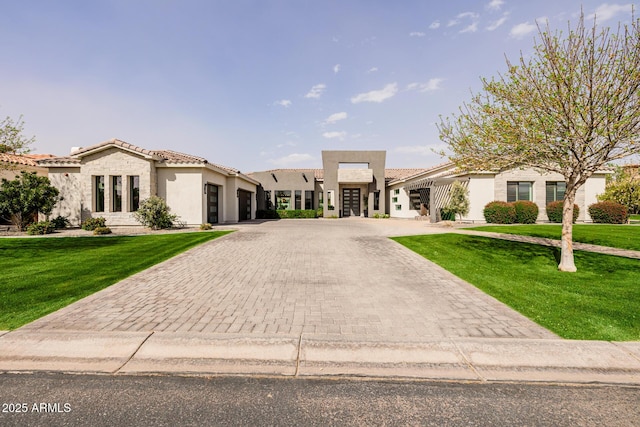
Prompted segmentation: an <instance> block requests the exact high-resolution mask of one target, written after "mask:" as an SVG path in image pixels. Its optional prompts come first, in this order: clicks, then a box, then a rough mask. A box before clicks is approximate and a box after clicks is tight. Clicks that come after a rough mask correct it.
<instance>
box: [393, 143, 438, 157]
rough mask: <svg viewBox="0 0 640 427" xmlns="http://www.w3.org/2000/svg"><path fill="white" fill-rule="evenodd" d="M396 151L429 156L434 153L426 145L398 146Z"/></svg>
mask: <svg viewBox="0 0 640 427" xmlns="http://www.w3.org/2000/svg"><path fill="white" fill-rule="evenodd" d="M393 151H395V152H396V153H404V154H417V155H418V156H428V155H431V154H433V151H432V150H431V148H429V147H427V146H426V145H411V146H402V147H397V148H396V149H395V150H393Z"/></svg>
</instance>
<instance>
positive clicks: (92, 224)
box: [80, 216, 107, 231]
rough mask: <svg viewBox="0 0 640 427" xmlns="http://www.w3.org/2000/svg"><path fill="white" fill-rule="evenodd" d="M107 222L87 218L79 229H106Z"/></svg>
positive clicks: (100, 219) (102, 219) (99, 218)
mask: <svg viewBox="0 0 640 427" xmlns="http://www.w3.org/2000/svg"><path fill="white" fill-rule="evenodd" d="M106 223H107V220H106V219H104V218H103V217H101V216H100V217H98V218H87V219H86V220H85V221H84V222H83V223H82V225H81V226H80V227H82V229H83V230H87V231H92V230H95V229H96V228H98V227H106Z"/></svg>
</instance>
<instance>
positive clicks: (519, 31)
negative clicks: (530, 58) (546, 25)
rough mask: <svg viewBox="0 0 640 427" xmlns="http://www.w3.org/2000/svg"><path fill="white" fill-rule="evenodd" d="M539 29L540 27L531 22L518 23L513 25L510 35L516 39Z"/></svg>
mask: <svg viewBox="0 0 640 427" xmlns="http://www.w3.org/2000/svg"><path fill="white" fill-rule="evenodd" d="M537 29H538V27H536V25H535V24H530V23H529V22H523V23H521V24H518V25H515V26H514V27H512V28H511V31H510V32H509V35H510V36H511V37H513V38H515V39H521V38H523V37H524V36H526V35H528V34H531V33H532V32H534V31H535V30H537Z"/></svg>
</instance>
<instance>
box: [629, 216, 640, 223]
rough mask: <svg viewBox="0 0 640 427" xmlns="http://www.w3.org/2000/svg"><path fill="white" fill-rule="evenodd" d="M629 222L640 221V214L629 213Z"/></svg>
mask: <svg viewBox="0 0 640 427" xmlns="http://www.w3.org/2000/svg"><path fill="white" fill-rule="evenodd" d="M629 222H631V223H632V224H633V223H636V222H640V214H634V215H629Z"/></svg>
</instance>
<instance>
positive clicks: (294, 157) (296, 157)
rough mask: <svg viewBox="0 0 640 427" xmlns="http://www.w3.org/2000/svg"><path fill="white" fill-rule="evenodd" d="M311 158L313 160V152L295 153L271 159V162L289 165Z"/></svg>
mask: <svg viewBox="0 0 640 427" xmlns="http://www.w3.org/2000/svg"><path fill="white" fill-rule="evenodd" d="M309 160H313V156H312V155H311V154H306V153H305V154H298V153H293V154H289V155H288V156H284V157H280V158H279V159H270V160H269V163H272V164H274V165H278V166H289V165H292V164H296V163H303V162H308V161H309Z"/></svg>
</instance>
